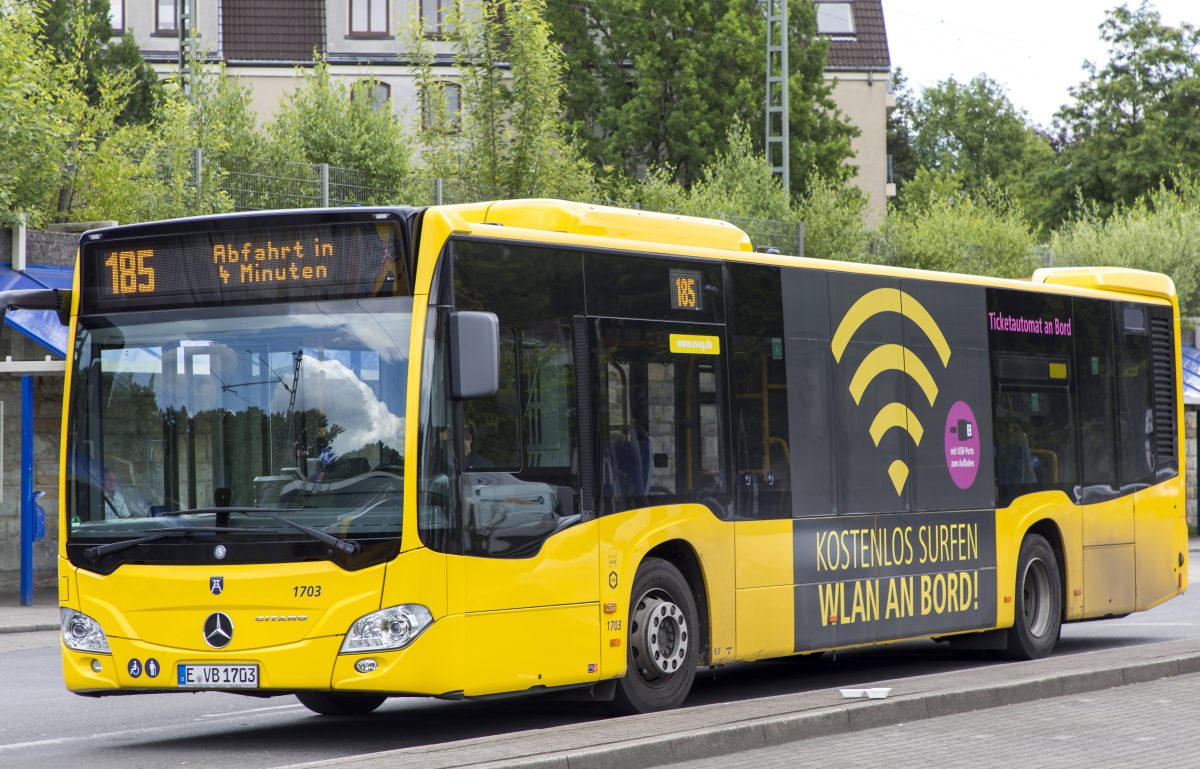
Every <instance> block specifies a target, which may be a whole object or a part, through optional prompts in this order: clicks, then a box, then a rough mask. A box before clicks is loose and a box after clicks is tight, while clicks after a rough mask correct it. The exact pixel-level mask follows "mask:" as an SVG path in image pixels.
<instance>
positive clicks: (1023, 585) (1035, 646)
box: [1004, 534, 1063, 660]
mask: <svg viewBox="0 0 1200 769" xmlns="http://www.w3.org/2000/svg"><path fill="white" fill-rule="evenodd" d="M1062 601H1063V598H1062V577H1061V575H1060V574H1059V572H1058V559H1057V558H1056V557H1055V556H1054V550H1053V549H1052V548H1051V547H1050V543H1049V542H1047V541H1046V539H1045V537H1042V536H1041V535H1039V534H1030V535H1029V536H1027V537H1025V541H1024V542H1022V543H1021V554H1020V557H1019V558H1018V559H1017V585H1016V607H1015V610H1016V617H1014V621H1013V626H1012V627H1011V628H1009V629H1008V648H1007V649H1005V651H1004V656H1005V657H1007V658H1008V659H1011V660H1033V659H1038V658H1039V657H1045V656H1046V655H1048V654H1050V652H1051V651H1052V650H1053V649H1054V644H1055V643H1057V642H1058V634H1059V631H1061V630H1062Z"/></svg>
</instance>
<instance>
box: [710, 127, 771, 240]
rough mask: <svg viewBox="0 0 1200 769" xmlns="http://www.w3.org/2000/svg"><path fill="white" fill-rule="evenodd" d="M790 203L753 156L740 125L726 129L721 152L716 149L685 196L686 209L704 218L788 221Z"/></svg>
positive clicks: (759, 157)
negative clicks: (714, 216)
mask: <svg viewBox="0 0 1200 769" xmlns="http://www.w3.org/2000/svg"><path fill="white" fill-rule="evenodd" d="M790 203H791V201H789V200H788V195H787V193H786V192H784V191H783V188H782V187H781V186H780V184H779V179H778V178H777V177H776V176H775V175H774V174H772V173H771V170H770V169H769V168H767V162H766V159H765V158H764V157H763V156H762V155H759V154H757V153H755V151H754V146H753V144H752V143H751V141H750V129H749V128H748V127H747V126H746V125H745V124H742V123H734V124H733V125H732V126H730V128H729V133H728V134H727V135H726V137H725V149H718V150H716V153H715V156H714V157H713V159H712V160H711V161H710V162H708V163H707V164H706V165H705V166H704V168H703V169H702V170H701V172H700V178H699V179H697V180H696V182H695V184H693V185H692V188H691V190H690V191H689V195H688V206H689V208H691V209H692V211H693V212H695V213H696V214H697V215H705V214H702V213H700V212H709V213H708V214H707V215H708V216H713V215H716V216H729V215H736V216H747V217H754V218H757V219H781V220H782V219H791V218H792V211H791V207H790Z"/></svg>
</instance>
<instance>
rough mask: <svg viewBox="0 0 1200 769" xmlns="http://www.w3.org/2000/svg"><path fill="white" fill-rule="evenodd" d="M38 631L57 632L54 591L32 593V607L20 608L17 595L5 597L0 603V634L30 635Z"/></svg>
mask: <svg viewBox="0 0 1200 769" xmlns="http://www.w3.org/2000/svg"><path fill="white" fill-rule="evenodd" d="M38 630H58V593H57V592H56V591H54V590H36V591H34V593H33V605H32V606H22V605H21V597H20V595H19V594H13V595H11V596H6V597H5V598H4V599H3V601H2V602H0V633H32V632H35V631H38Z"/></svg>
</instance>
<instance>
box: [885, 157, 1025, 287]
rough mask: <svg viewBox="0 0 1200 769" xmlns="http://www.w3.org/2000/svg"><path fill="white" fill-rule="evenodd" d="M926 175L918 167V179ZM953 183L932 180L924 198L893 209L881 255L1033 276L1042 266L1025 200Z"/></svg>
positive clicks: (913, 263)
mask: <svg viewBox="0 0 1200 769" xmlns="http://www.w3.org/2000/svg"><path fill="white" fill-rule="evenodd" d="M952 178H953V177H951V179H952ZM945 179H946V177H942V180H943V181H945ZM921 181H922V175H921V174H920V173H918V175H917V180H916V181H914V184H916V183H919V182H921ZM947 187H948V185H945V184H943V185H942V186H940V187H939V186H938V184H936V183H934V181H933V180H931V181H930V182H929V183H927V184H926V189H927V190H928V194H927V195H926V196H925V197H924V199H923V200H922V201H921V202H920V203H919V204H918V203H915V202H914V203H911V204H909V205H906V206H905V207H904V208H902V209H899V210H897V211H893V212H892V214H891V215H890V216H889V217H888V219H887V221H886V222H885V223H884V225H883V227H881V228H880V231H879V233H878V236H877V239H876V244H875V253H876V259H877V260H878V261H882V262H884V263H887V264H894V265H896V266H900V267H915V268H918V269H923V270H940V271H944V272H962V273H973V274H980V275H994V276H998V277H1008V278H1020V277H1027V276H1028V275H1029V274H1030V273H1031V272H1032V271H1033V270H1034V269H1036V268H1037V267H1039V266H1041V264H1042V262H1041V259H1040V257H1039V256H1038V255H1037V253H1036V251H1035V250H1034V249H1035V246H1036V244H1037V240H1036V237H1035V235H1034V233H1033V230H1032V227H1031V226H1030V223H1029V222H1028V220H1027V219H1026V218H1025V215H1024V214H1023V213H1022V211H1021V210H1020V207H1019V206H1017V205H1015V204H1014V203H1013V202H1012V201H1011V200H1010V199H1009V198H1007V197H1006V196H1005V195H1003V194H1002V193H1000V192H998V191H996V190H994V189H993V190H984V191H980V192H977V193H973V194H970V193H964V192H962V191H960V190H959V189H956V188H952V189H951V191H950V192H949V193H947V192H946V189H947Z"/></svg>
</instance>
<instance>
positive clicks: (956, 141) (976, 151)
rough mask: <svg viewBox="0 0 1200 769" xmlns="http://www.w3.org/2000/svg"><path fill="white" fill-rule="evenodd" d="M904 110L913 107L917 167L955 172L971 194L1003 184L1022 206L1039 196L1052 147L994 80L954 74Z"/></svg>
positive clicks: (909, 118)
mask: <svg viewBox="0 0 1200 769" xmlns="http://www.w3.org/2000/svg"><path fill="white" fill-rule="evenodd" d="M897 107H898V108H900V107H901V105H900V104H897ZM903 108H904V109H906V110H910V112H909V114H908V115H907V118H908V121H909V123H910V125H911V140H912V146H911V151H912V160H913V165H914V166H915V168H925V169H934V170H937V171H939V172H942V173H943V174H947V173H948V174H953V175H954V177H955V178H956V179H957V180H958V181H959V183H960V184H961V186H962V189H963V190H964V191H965V192H967V193H970V194H974V193H978V192H983V191H985V190H987V189H989V188H991V187H992V186H993V185H994V186H998V187H1000V188H1001V189H1004V190H1006V191H1007V192H1008V194H1009V195H1010V196H1011V202H1016V203H1017V204H1019V205H1022V207H1024V204H1025V203H1026V201H1029V202H1030V204H1032V202H1033V200H1034V199H1035V198H1036V197H1037V195H1036V185H1037V183H1038V181H1039V180H1040V179H1041V177H1042V174H1043V173H1044V172H1045V170H1046V169H1048V168H1049V166H1050V165H1051V164H1052V163H1053V158H1054V156H1053V151H1052V150H1051V148H1050V144H1049V142H1048V141H1047V140H1046V139H1045V138H1043V137H1042V136H1040V135H1039V134H1038V133H1037V132H1036V131H1035V130H1034V129H1033V128H1032V127H1031V126H1030V125H1029V123H1028V121H1027V118H1026V116H1025V114H1024V113H1022V112H1020V111H1019V110H1017V109H1016V107H1014V106H1013V104H1012V102H1011V101H1009V99H1008V96H1006V95H1005V93H1004V89H1003V87H1001V86H1000V84H998V83H996V82H995V81H994V80H991V79H990V78H988V77H987V76H986V75H979V76H977V77H975V78H974V79H972V80H971V81H970V82H969V83H965V84H964V83H959V82H957V81H956V80H954V79H953V78H951V79H949V80H946V81H943V82H941V83H938V84H937V85H935V86H932V87H930V88H926V89H925V90H924V91H923V92H922V93H921V96H920V98H919V99H917V100H916V101H915V102H910V103H906V104H905V105H904V106H903ZM914 175H915V169H914ZM943 178H944V177H943ZM901 202H902V203H905V202H906V201H904V200H903V199H902V200H901Z"/></svg>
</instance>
